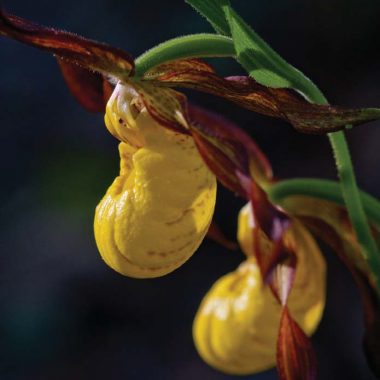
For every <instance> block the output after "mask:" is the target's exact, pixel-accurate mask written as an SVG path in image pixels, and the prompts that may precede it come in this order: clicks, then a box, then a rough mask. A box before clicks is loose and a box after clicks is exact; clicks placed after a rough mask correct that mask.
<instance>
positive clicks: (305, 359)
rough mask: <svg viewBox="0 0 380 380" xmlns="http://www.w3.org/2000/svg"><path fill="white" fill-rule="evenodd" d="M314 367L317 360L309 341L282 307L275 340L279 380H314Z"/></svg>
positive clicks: (285, 308) (286, 309) (287, 311)
mask: <svg viewBox="0 0 380 380" xmlns="http://www.w3.org/2000/svg"><path fill="white" fill-rule="evenodd" d="M316 367H317V359H316V356H315V353H314V350H313V347H312V345H311V342H310V340H309V339H308V337H307V336H306V334H305V333H304V332H303V331H302V329H301V328H300V327H299V326H298V324H297V322H296V321H294V319H293V318H292V317H291V315H290V313H289V310H288V308H287V307H284V308H283V310H282V316H281V321H280V331H279V335H278V340H277V370H278V374H279V378H280V380H314V379H316V376H317V375H316Z"/></svg>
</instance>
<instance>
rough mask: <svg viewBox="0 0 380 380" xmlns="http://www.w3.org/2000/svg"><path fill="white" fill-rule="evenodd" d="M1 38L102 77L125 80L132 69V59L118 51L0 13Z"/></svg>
mask: <svg viewBox="0 0 380 380" xmlns="http://www.w3.org/2000/svg"><path fill="white" fill-rule="evenodd" d="M0 35H3V36H6V37H9V38H12V39H14V40H17V41H20V42H23V43H25V44H28V45H32V46H34V47H37V48H39V49H42V50H46V51H48V52H50V53H52V54H54V55H56V56H58V57H60V58H62V59H65V60H67V61H69V62H71V63H74V64H77V65H79V66H82V67H84V68H86V69H90V70H93V71H96V72H99V73H102V74H104V75H112V76H115V77H117V78H120V79H126V78H128V77H129V76H130V75H131V74H132V73H133V70H134V61H133V59H132V58H131V57H130V55H129V54H127V53H126V52H124V51H123V50H121V49H118V48H114V47H112V46H109V45H106V44H104V43H101V42H96V41H93V40H89V39H86V38H84V37H80V36H77V35H75V34H73V33H68V32H65V31H61V30H56V29H53V28H48V27H45V26H40V25H37V24H35V23H33V22H31V21H28V20H25V19H22V18H20V17H17V16H13V15H9V14H5V13H4V11H1V10H0Z"/></svg>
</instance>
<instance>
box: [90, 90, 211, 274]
mask: <svg viewBox="0 0 380 380" xmlns="http://www.w3.org/2000/svg"><path fill="white" fill-rule="evenodd" d="M136 95H137V94H136V93H135V92H134V90H133V89H132V88H131V87H128V86H127V85H123V84H119V85H118V86H117V87H116V88H115V91H114V94H113V95H112V97H111V98H110V100H109V102H108V105H107V110H106V115H105V123H106V126H107V128H108V129H109V131H110V132H111V133H112V134H113V135H114V136H116V137H117V138H118V139H119V140H121V141H122V142H121V143H120V144H119V153H120V175H119V176H118V177H117V178H116V179H115V180H114V182H113V183H112V185H111V186H110V187H109V189H108V191H107V193H106V195H105V196H104V198H103V199H102V200H101V202H100V203H99V205H98V207H97V208H96V213H95V222H94V229H95V239H96V243H97V245H98V248H99V251H100V254H101V256H102V258H103V259H104V261H105V262H106V263H107V264H108V265H109V266H110V267H112V268H113V269H114V270H116V271H117V272H119V273H121V274H123V275H126V276H130V277H136V278H148V277H159V276H163V275H165V274H167V273H169V272H171V271H173V270H174V269H176V268H178V267H179V266H180V265H182V264H183V263H184V262H185V261H186V260H187V259H189V257H190V256H191V255H192V254H193V253H194V252H195V251H196V249H197V248H198V246H199V245H200V243H201V242H202V240H203V238H204V236H205V234H206V232H207V230H208V227H209V225H210V222H211V218H212V215H213V212H214V206H215V198H216V179H215V176H214V175H213V174H212V173H211V172H210V171H209V169H208V168H207V166H206V165H205V164H204V162H203V160H202V158H201V157H200V155H199V153H198V151H197V148H196V146H195V144H194V141H193V139H192V138H191V137H190V136H187V135H183V134H179V133H175V132H173V131H170V130H167V129H165V128H164V127H162V126H161V125H160V124H158V123H157V122H156V121H155V120H154V119H152V117H151V116H150V115H149V114H148V112H147V111H146V109H145V108H143V109H140V110H139V111H137V109H135V108H134V105H133V102H134V101H135V99H136Z"/></svg>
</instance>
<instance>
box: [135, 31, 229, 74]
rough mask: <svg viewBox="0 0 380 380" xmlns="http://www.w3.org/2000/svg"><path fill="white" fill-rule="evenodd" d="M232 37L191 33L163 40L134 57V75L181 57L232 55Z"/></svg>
mask: <svg viewBox="0 0 380 380" xmlns="http://www.w3.org/2000/svg"><path fill="white" fill-rule="evenodd" d="M234 56H235V48H234V44H233V42H232V39H231V38H229V37H225V36H219V35H217V34H207V33H201V34H192V35H189V36H182V37H177V38H173V39H172V40H169V41H165V42H163V43H162V44H159V45H157V46H155V47H154V48H152V49H150V50H148V51H146V52H145V53H144V54H142V55H140V56H139V57H138V58H137V59H136V62H135V63H136V69H135V70H136V74H135V75H136V76H137V77H139V76H142V75H143V74H144V73H145V72H146V71H148V70H150V69H151V68H153V67H155V66H157V65H159V64H161V63H164V62H168V61H173V60H176V59H181V58H200V57H202V58H206V57H234Z"/></svg>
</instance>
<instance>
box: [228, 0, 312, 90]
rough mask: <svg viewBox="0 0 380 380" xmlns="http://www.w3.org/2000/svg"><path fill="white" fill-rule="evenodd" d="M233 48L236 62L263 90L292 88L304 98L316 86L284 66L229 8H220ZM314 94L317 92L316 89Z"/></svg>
mask: <svg viewBox="0 0 380 380" xmlns="http://www.w3.org/2000/svg"><path fill="white" fill-rule="evenodd" d="M223 9H224V11H225V15H226V18H227V21H228V23H229V26H230V30H231V36H232V39H233V41H234V44H235V49H236V54H237V60H238V61H239V63H240V64H241V65H242V66H243V67H244V68H245V69H246V70H247V71H248V73H249V75H250V76H251V77H253V78H255V80H256V81H257V82H259V83H260V84H262V85H264V86H268V87H272V88H293V89H295V90H298V91H299V92H301V93H302V94H305V82H307V84H308V86H307V87H308V89H310V87H311V86H313V87H315V85H314V84H313V83H312V82H311V81H310V80H309V79H308V78H307V77H306V76H305V75H304V74H303V73H301V72H300V71H299V70H297V69H296V68H295V67H293V66H292V65H290V64H289V63H288V62H286V61H285V60H284V59H283V58H282V57H281V56H280V55H279V54H277V53H276V52H275V51H274V50H273V49H272V48H271V47H270V46H269V45H268V44H267V43H266V42H265V41H264V40H263V39H262V38H261V37H260V36H259V35H258V34H257V33H255V31H254V30H253V29H252V28H251V27H250V26H249V25H248V24H247V23H246V22H245V21H244V20H243V19H242V18H241V17H240V16H239V15H238V14H237V13H236V12H235V11H234V10H233V9H232V8H231V7H230V6H225V7H223ZM316 90H317V89H316Z"/></svg>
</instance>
